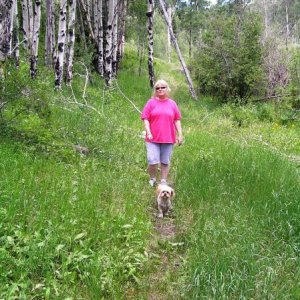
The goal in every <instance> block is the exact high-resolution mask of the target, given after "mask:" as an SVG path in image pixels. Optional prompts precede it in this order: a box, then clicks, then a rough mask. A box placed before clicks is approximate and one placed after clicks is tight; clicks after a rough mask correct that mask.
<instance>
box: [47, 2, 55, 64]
mask: <svg viewBox="0 0 300 300" xmlns="http://www.w3.org/2000/svg"><path fill="white" fill-rule="evenodd" d="M46 15H47V21H46V36H45V63H46V65H47V66H53V65H54V61H55V21H54V7H53V0H46Z"/></svg>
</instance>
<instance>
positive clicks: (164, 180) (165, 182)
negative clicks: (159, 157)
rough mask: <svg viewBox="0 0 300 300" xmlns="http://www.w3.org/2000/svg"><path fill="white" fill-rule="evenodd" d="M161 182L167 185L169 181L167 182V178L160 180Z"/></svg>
mask: <svg viewBox="0 0 300 300" xmlns="http://www.w3.org/2000/svg"><path fill="white" fill-rule="evenodd" d="M160 184H164V185H167V184H168V183H167V180H166V179H162V180H161V181H160Z"/></svg>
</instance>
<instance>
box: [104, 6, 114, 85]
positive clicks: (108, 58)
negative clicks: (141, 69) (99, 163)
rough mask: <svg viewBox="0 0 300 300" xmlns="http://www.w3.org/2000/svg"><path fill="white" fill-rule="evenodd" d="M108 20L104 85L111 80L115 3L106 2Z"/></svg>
mask: <svg viewBox="0 0 300 300" xmlns="http://www.w3.org/2000/svg"><path fill="white" fill-rule="evenodd" d="M107 4H108V6H107V9H108V19H107V28H106V35H105V39H106V47H105V82H106V85H108V86H110V85H111V79H112V30H113V18H114V7H115V1H114V0H108V3H107Z"/></svg>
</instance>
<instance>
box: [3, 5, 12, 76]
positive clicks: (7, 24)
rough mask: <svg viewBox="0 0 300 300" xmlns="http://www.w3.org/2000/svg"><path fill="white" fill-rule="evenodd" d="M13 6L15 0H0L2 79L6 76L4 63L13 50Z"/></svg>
mask: <svg viewBox="0 0 300 300" xmlns="http://www.w3.org/2000/svg"><path fill="white" fill-rule="evenodd" d="M13 8H14V1H13V0H9V1H5V0H0V79H2V78H3V76H4V75H3V69H2V64H3V62H4V61H5V60H6V58H7V57H8V56H9V55H10V51H11V22H12V19H11V17H12V15H13V14H12V10H13Z"/></svg>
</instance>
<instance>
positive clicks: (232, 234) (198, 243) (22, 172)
mask: <svg viewBox="0 0 300 300" xmlns="http://www.w3.org/2000/svg"><path fill="white" fill-rule="evenodd" d="M75 67H76V68H78V70H76V72H77V73H82V71H83V70H80V66H79V65H77V66H75ZM156 70H157V77H158V78H163V79H167V80H168V81H169V82H170V83H171V86H172V97H174V99H175V100H176V101H177V102H178V104H179V106H180V108H181V110H182V113H183V128H184V135H185V138H186V140H185V144H184V145H183V146H182V147H176V148H175V151H174V156H173V165H172V168H171V178H172V181H174V183H175V188H176V194H177V196H176V199H177V200H176V201H175V215H176V222H177V231H176V232H178V233H179V234H178V236H177V237H176V238H175V239H177V240H178V243H176V242H175V243H172V242H170V243H169V242H168V241H166V242H165V241H159V239H158V238H157V237H156V240H155V241H153V236H152V234H153V223H152V212H153V203H152V201H153V194H154V193H153V190H152V189H150V187H148V186H147V178H148V177H147V174H146V172H145V169H146V162H145V149H144V143H143V139H142V138H141V131H142V129H143V126H142V122H141V121H140V115H139V111H138V110H141V109H142V107H143V105H144V104H145V102H146V100H147V99H148V98H150V96H151V92H152V91H151V89H150V88H149V86H148V80H147V69H146V61H144V62H143V64H142V66H141V69H140V70H139V66H138V64H137V59H136V56H135V55H134V53H133V52H132V51H131V52H128V53H127V54H126V57H125V60H124V61H123V63H122V70H121V72H120V73H119V75H118V82H117V83H118V84H116V83H114V84H113V86H112V87H111V88H109V89H107V88H105V87H104V86H103V82H102V81H101V80H99V79H98V78H97V76H96V75H91V76H92V77H91V82H90V83H89V85H88V87H87V89H86V90H85V82H84V80H83V79H82V78H81V77H77V76H75V78H74V81H73V86H72V90H71V89H70V88H67V87H65V88H64V89H63V90H62V91H59V92H58V91H56V92H55V91H53V88H52V82H53V78H52V77H53V75H52V74H50V72H49V71H47V70H44V72H41V73H43V77H42V78H40V80H38V81H30V83H27V82H26V80H25V78H26V76H27V75H25V74H27V71H28V70H26V68H25V67H24V66H21V69H20V72H19V73H16V74H13V75H14V76H12V77H11V78H10V79H9V80H8V84H7V87H6V89H5V92H6V93H7V94H6V95H5V96H6V97H11V98H13V99H11V98H10V100H11V101H10V102H9V104H8V105H7V106H6V107H5V110H4V111H3V112H2V116H3V119H2V118H1V119H0V127H1V129H2V131H1V134H0V138H1V140H0V145H1V147H0V220H1V223H0V299H31V298H40V299H65V298H73V299H130V298H132V299H134V298H139V299H146V298H147V297H148V296H149V295H147V292H148V291H149V286H150V285H151V280H149V282H147V284H145V281H147V278H149V279H150V278H151V276H159V275H160V274H157V273H155V272H157V268H155V267H156V266H158V269H159V266H161V261H160V260H161V255H162V256H163V257H166V256H168V255H171V256H172V257H173V258H172V259H174V260H176V257H177V256H180V259H178V260H177V261H180V263H179V264H176V267H175V266H167V267H166V269H167V270H169V271H168V272H167V274H165V275H166V276H165V278H164V280H162V283H161V285H162V284H164V283H166V284H168V283H169V285H168V289H167V290H168V292H167V294H166V295H167V296H166V295H164V294H163V288H162V286H160V290H159V291H158V292H159V296H161V297H164V296H165V297H169V298H172V297H173V298H176V297H182V298H183V299H190V298H191V299H237V298H239V299H243V298H244V299H249V298H253V299H264V298H267V299H296V298H299V297H300V291H299V285H298V281H299V272H298V271H297V270H298V269H299V259H298V256H299V255H298V254H299V225H298V224H299V205H298V200H299V196H298V195H299V177H297V176H299V175H297V171H296V167H295V166H294V165H293V164H292V163H290V162H289V161H288V160H287V159H286V158H285V156H283V155H281V154H280V151H277V152H276V153H275V152H272V151H271V150H270V149H269V150H268V145H267V146H266V143H264V145H261V143H260V140H259V141H257V139H256V138H257V137H259V136H261V135H263V138H262V141H263V142H265V140H266V139H267V138H268V139H269V140H268V142H270V141H271V142H272V141H275V142H276V143H275V146H276V148H277V149H279V150H282V152H285V151H286V152H287V153H290V152H293V151H295V150H297V147H298V144H297V143H296V142H294V141H296V140H297V135H298V132H297V128H288V127H286V128H281V127H280V125H276V130H275V129H274V130H273V128H275V127H274V126H275V124H274V123H271V122H270V121H268V122H265V121H264V120H261V121H259V120H258V119H259V118H256V117H255V116H254V113H253V112H252V111H249V110H247V109H238V108H237V109H236V110H233V109H232V108H228V107H222V108H219V107H217V106H216V105H214V104H213V102H212V101H210V99H207V100H206V101H204V100H205V99H201V101H198V102H192V101H191V99H190V96H189V95H188V89H187V87H186V85H185V84H184V78H183V75H182V73H181V72H179V70H180V69H179V68H178V66H177V65H176V64H171V65H169V64H166V63H163V62H161V61H159V60H156ZM139 74H141V75H142V76H139ZM16 83H19V84H16ZM16 87H17V88H16ZM84 92H85V93H84ZM124 95H125V96H124ZM83 96H84V97H83ZM129 100H131V101H134V103H135V105H136V108H137V109H136V108H135V107H134V106H133V105H132V103H130V101H129ZM4 119H5V120H8V122H7V123H5V122H3V120H4ZM276 124H277V123H276ZM278 126H279V129H277V127H278ZM290 129H292V130H290ZM286 132H289V133H290V134H291V135H290V136H291V137H292V140H293V143H292V145H288V147H287V150H286V149H285V148H284V146H283V144H284V142H283V139H282V136H283V135H285V133H286ZM278 133H279V134H278ZM264 135H265V136H266V138H264ZM270 137H272V139H270ZM277 141H278V142H277ZM74 145H80V146H84V147H87V148H88V149H89V154H88V155H87V156H85V155H81V154H79V153H77V152H75V151H74V148H73V146H74ZM149 206H151V209H149ZM166 222H167V221H166ZM183 242H184V243H183ZM153 243H157V245H155V246H153ZM151 251H152V252H155V253H149V252H151ZM183 261H184V262H185V263H182V262H183ZM159 270H160V269H159ZM152 272H154V274H151V273H152ZM162 272H163V270H162ZM145 278H146V280H145ZM141 279H142V280H141ZM172 290H174V291H172ZM174 295H177V296H176V297H175V296H174ZM178 295H181V296H178Z"/></svg>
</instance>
